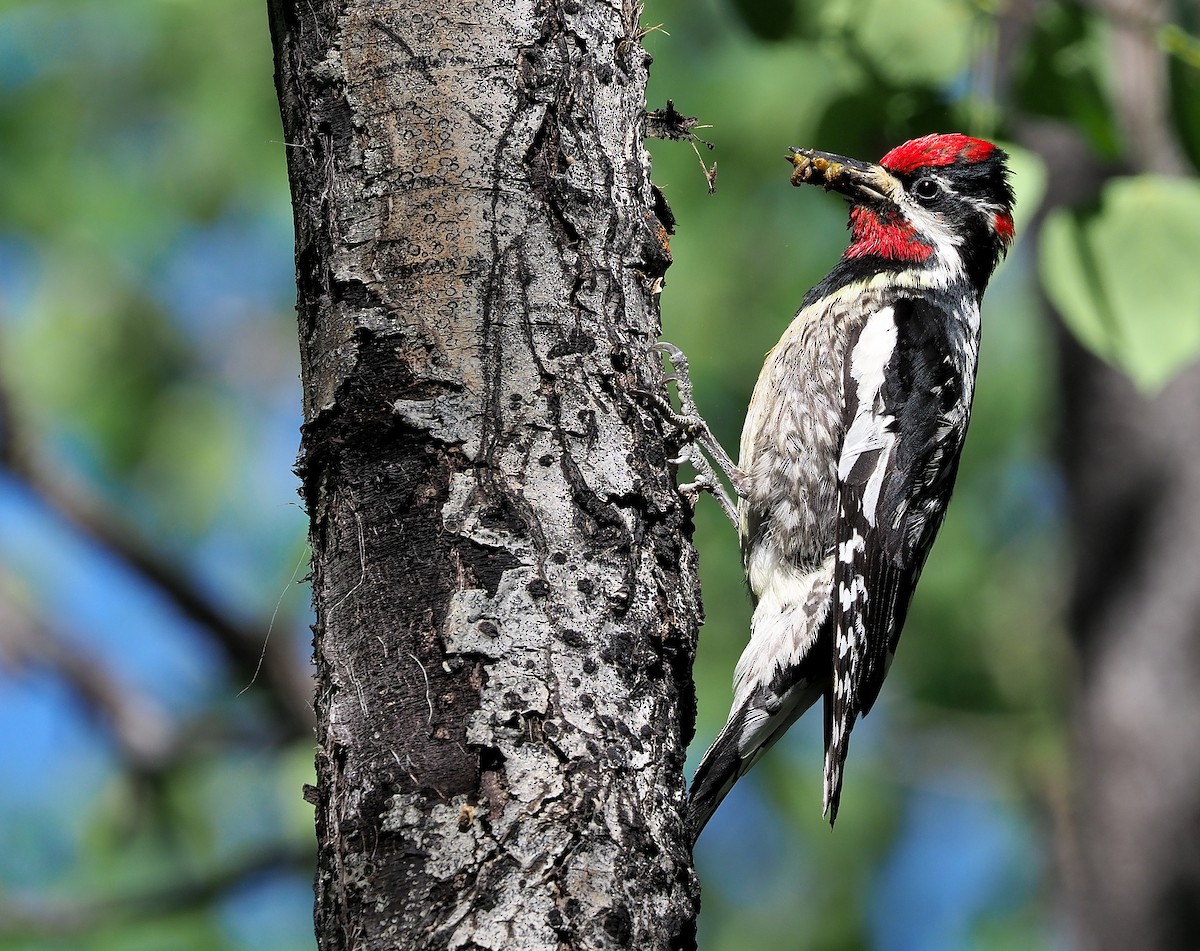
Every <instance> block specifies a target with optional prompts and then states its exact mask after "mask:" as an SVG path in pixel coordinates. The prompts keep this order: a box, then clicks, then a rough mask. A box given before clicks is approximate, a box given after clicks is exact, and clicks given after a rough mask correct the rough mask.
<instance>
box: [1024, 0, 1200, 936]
mask: <svg viewBox="0 0 1200 951" xmlns="http://www.w3.org/2000/svg"><path fill="white" fill-rule="evenodd" d="M1096 6H1097V7H1098V8H1100V9H1103V10H1106V11H1107V12H1108V14H1109V15H1110V17H1111V19H1112V24H1113V30H1112V35H1111V40H1112V53H1113V62H1114V67H1113V75H1114V76H1115V77H1117V80H1118V81H1117V82H1116V85H1115V87H1114V90H1113V91H1114V95H1115V101H1116V106H1117V109H1116V114H1117V118H1118V120H1119V121H1120V123H1121V125H1122V128H1123V130H1124V132H1125V135H1126V138H1127V141H1128V142H1129V143H1131V146H1130V147H1129V149H1128V155H1127V161H1128V163H1129V164H1128V166H1127V167H1125V168H1120V169H1118V168H1113V167H1103V166H1101V165H1100V164H1099V163H1098V162H1097V160H1096V158H1095V156H1094V154H1093V151H1092V149H1091V148H1090V147H1089V146H1088V145H1087V143H1086V142H1084V141H1083V140H1082V138H1081V137H1079V136H1078V135H1075V134H1064V131H1063V130H1062V129H1059V128H1055V127H1053V126H1049V125H1038V126H1034V125H1031V126H1029V127H1028V128H1027V129H1026V130H1025V134H1024V135H1023V139H1024V141H1025V144H1026V145H1028V146H1029V147H1031V148H1032V149H1034V150H1035V151H1037V152H1038V153H1039V154H1040V155H1041V156H1042V157H1043V158H1044V159H1045V160H1046V162H1047V166H1048V169H1049V173H1050V179H1049V183H1048V189H1047V194H1048V201H1047V210H1048V209H1049V208H1053V207H1057V206H1067V207H1072V206H1074V207H1081V206H1086V205H1087V204H1089V203H1091V202H1094V201H1095V200H1096V198H1097V197H1098V195H1099V193H1100V190H1101V188H1102V187H1103V185H1104V183H1105V182H1106V181H1107V180H1108V179H1109V178H1111V177H1112V176H1113V175H1115V174H1119V173H1126V172H1156V173H1160V174H1176V173H1179V172H1180V171H1182V170H1183V169H1184V168H1185V165H1186V163H1185V160H1184V159H1183V158H1182V153H1181V151H1180V150H1179V148H1178V144H1177V143H1176V141H1175V139H1174V132H1173V130H1172V128H1171V126H1170V124H1169V119H1168V116H1167V110H1166V103H1167V102H1168V97H1167V91H1166V74H1165V63H1164V60H1163V55H1162V51H1161V50H1160V49H1159V48H1158V46H1157V41H1156V34H1155V33H1154V31H1153V30H1151V29H1149V28H1147V26H1146V25H1147V24H1153V23H1155V22H1160V21H1161V19H1162V10H1161V4H1160V3H1159V2H1158V0H1132V2H1127V0H1098V2H1097V3H1096ZM1195 306H1196V304H1195V302H1194V301H1180V309H1181V311H1180V319H1181V320H1193V319H1195ZM1058 338H1059V365H1060V380H1061V385H1062V412H1063V424H1062V440H1061V443H1062V445H1061V448H1062V456H1063V464H1064V471H1065V475H1066V480H1067V487H1068V494H1069V498H1070V503H1071V504H1070V513H1069V515H1070V520H1069V528H1070V538H1069V541H1070V543H1071V554H1072V556H1073V558H1072V560H1073V566H1074V577H1073V583H1072V590H1071V603H1070V611H1069V617H1068V625H1069V628H1070V633H1071V636H1072V639H1073V641H1074V642H1075V646H1076V649H1077V652H1078V657H1079V678H1078V687H1077V691H1076V693H1075V696H1074V697H1073V700H1074V709H1073V711H1072V720H1073V728H1074V786H1075V788H1074V791H1073V796H1072V805H1073V807H1074V808H1073V809H1072V817H1071V818H1072V826H1071V829H1070V832H1071V833H1072V834H1073V842H1072V844H1071V845H1070V847H1068V849H1067V850H1066V851H1067V853H1068V854H1067V856H1066V858H1067V860H1068V868H1067V873H1068V883H1069V886H1070V889H1071V892H1072V900H1073V904H1074V910H1075V920H1076V925H1077V931H1078V943H1079V947H1080V948H1081V949H1085V951H1125V949H1129V948H1138V949H1144V951H1191V949H1193V948H1195V947H1196V945H1197V936H1198V935H1200V744H1198V743H1197V738H1198V737H1200V583H1198V581H1200V416H1198V415H1197V412H1196V409H1197V407H1200V367H1196V366H1193V367H1191V368H1189V369H1188V370H1186V371H1185V372H1183V373H1181V374H1180V375H1179V376H1178V377H1176V378H1175V379H1174V380H1172V381H1171V382H1170V383H1169V384H1168V385H1167V386H1166V387H1165V388H1164V389H1163V391H1162V392H1161V393H1158V394H1156V395H1154V396H1147V395H1145V394H1141V393H1139V392H1138V391H1137V390H1136V388H1135V387H1134V385H1133V383H1132V382H1131V381H1130V380H1129V379H1128V378H1127V377H1126V376H1124V375H1123V374H1121V373H1119V372H1118V371H1116V370H1114V369H1113V368H1112V367H1110V366H1108V365H1107V364H1105V363H1103V362H1102V361H1100V360H1099V359H1097V358H1096V357H1095V356H1093V355H1091V354H1090V353H1088V352H1087V351H1085V350H1084V349H1083V348H1082V347H1081V346H1080V345H1079V344H1078V343H1077V342H1076V341H1075V339H1074V338H1073V337H1071V336H1070V335H1069V334H1068V333H1067V332H1066V331H1064V330H1062V329H1061V326H1060V329H1059V333H1058Z"/></svg>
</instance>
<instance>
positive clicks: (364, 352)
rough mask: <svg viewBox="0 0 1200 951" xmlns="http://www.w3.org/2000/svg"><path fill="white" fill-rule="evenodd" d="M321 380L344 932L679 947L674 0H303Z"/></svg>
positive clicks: (317, 379)
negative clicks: (670, 66) (665, 119)
mask: <svg viewBox="0 0 1200 951" xmlns="http://www.w3.org/2000/svg"><path fill="white" fill-rule="evenodd" d="M269 6H270V14H271V27H272V35H273V38H274V43H275V51H276V78H277V84H278V86H279V92H280V101H281V108H282V112H283V119H284V130H285V134H286V138H287V143H288V150H287V151H288V158H289V176H290V179H291V184H292V193H293V202H294V207H295V224H296V265H297V276H298V284H299V304H298V309H299V320H300V341H301V358H302V375H303V382H304V427H303V441H302V449H301V463H300V468H299V472H300V475H301V477H302V480H303V488H302V492H303V495H304V498H305V501H306V503H307V507H308V512H309V515H310V518H311V541H312V548H313V568H312V581H313V589H314V602H315V605H316V612H317V614H316V623H315V625H314V636H315V641H314V643H315V657H316V665H317V693H316V710H317V714H318V719H319V726H318V751H317V774H318V788H317V796H316V798H317V800H318V801H317V832H318V838H319V848H320V856H319V870H318V875H317V883H316V891H317V899H316V927H317V938H318V943H319V945H320V947H321V948H322V949H323V951H333V949H339V951H340V949H350V948H362V949H374V948H397V947H403V948H430V949H432V948H438V949H445V948H451V949H460V948H462V949H477V948H491V949H500V948H505V949H542V948H547V949H561V948H618V947H621V948H626V947H635V948H644V949H654V948H677V947H686V946H689V945H691V944H694V928H695V915H696V911H697V904H698V887H697V884H696V880H695V875H694V872H693V868H692V863H691V856H690V848H689V841H688V836H687V833H686V830H685V827H684V821H683V815H682V805H683V799H684V784H683V776H682V768H683V759H684V751H685V749H686V745H687V741H688V740H689V739H690V737H691V733H692V721H693V714H694V697H693V693H692V686H691V660H692V655H693V649H694V643H695V636H696V627H697V623H698V617H699V613H700V608H699V593H698V585H697V579H696V574H695V554H694V551H693V549H692V548H691V545H690V542H689V541H688V533H689V532H690V518H689V516H690V513H689V510H688V508H687V506H686V505H685V504H684V503H683V502H682V501H681V499H680V496H679V494H678V492H677V490H676V489H675V486H674V482H673V478H672V474H671V472H670V467H669V465H668V464H667V462H666V458H667V452H666V449H665V448H664V444H663V438H662V434H661V430H660V427H659V426H658V424H657V422H656V421H655V418H654V415H653V414H652V413H650V412H648V411H647V410H646V408H645V406H644V403H643V402H642V401H641V400H640V399H639V397H638V395H637V394H638V391H639V390H657V389H659V388H661V385H662V383H661V369H660V365H659V361H658V360H657V359H656V357H655V356H654V355H653V354H651V353H650V351H649V349H648V348H649V346H650V345H651V344H652V343H653V341H654V340H655V339H656V337H657V333H658V309H657V294H658V292H659V290H660V289H661V284H662V276H663V273H664V271H665V270H666V267H667V265H668V263H669V261H670V253H669V250H668V248H667V241H666V233H665V231H664V228H663V225H662V223H660V221H659V219H658V217H656V215H655V208H656V207H657V206H656V204H655V200H654V192H653V190H652V186H651V184H650V180H649V161H648V157H647V155H646V152H645V150H644V148H643V145H642V135H643V115H644V110H645V80H646V69H647V66H648V62H649V57H648V56H647V54H646V53H645V51H644V50H643V49H642V46H641V43H640V36H639V34H638V15H639V13H640V6H639V5H638V4H636V3H633V2H629V0H625V2H609V3H603V2H599V0H589V2H584V0H578V2H577V0H561V2H553V3H551V2H538V3H533V2H530V0H516V2H513V0H460V2H458V3H455V4H433V3H429V2H412V0H339V2H331V0H306V2H302V3H301V2H294V0H270V4H269Z"/></svg>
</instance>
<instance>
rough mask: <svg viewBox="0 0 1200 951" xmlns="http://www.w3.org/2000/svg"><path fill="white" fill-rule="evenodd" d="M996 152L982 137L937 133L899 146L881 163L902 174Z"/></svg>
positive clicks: (974, 160)
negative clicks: (974, 137)
mask: <svg viewBox="0 0 1200 951" xmlns="http://www.w3.org/2000/svg"><path fill="white" fill-rule="evenodd" d="M995 151H996V146H994V145H992V143H991V142H985V141H984V140H983V139H973V138H971V137H970V136H969V135H963V134H962V133H960V132H952V133H948V134H939V133H936V132H935V133H934V134H932V135H923V136H921V138H919V139H913V140H911V141H909V142H905V143H904V144H903V145H897V146H896V147H895V148H894V149H892V150H891V151H890V152H888V154H887V155H885V156H884V157H883V158H882V159H880V160H879V164H880V165H882V166H883V167H884V168H886V169H887V170H888V171H890V172H897V173H899V174H901V175H903V174H904V173H906V172H911V171H913V170H915V169H918V168H929V167H930V166H938V165H953V164H955V163H956V162H982V161H983V160H984V159H986V158H987V157H988V156H989V155H991V154H992V153H993V152H995Z"/></svg>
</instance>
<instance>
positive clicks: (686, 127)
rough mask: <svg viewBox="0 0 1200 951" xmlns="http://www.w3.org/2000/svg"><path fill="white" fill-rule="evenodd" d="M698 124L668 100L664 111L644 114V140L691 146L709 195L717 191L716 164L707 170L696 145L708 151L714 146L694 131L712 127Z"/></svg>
mask: <svg viewBox="0 0 1200 951" xmlns="http://www.w3.org/2000/svg"><path fill="white" fill-rule="evenodd" d="M699 122H700V120H699V119H697V118H696V117H695V116H685V115H684V114H683V113H681V112H680V111H679V110H677V109H676V108H675V102H674V100H672V99H668V100H667V105H666V108H665V109H651V110H650V111H649V112H647V113H646V138H648V139H667V140H669V141H671V142H687V143H688V144H689V145H691V147H692V151H693V152H695V153H696V158H697V160H698V161H699V162H700V168H702V169H703V170H704V178H705V181H707V182H708V193H709V194H710V195H711V194H713V192H715V191H716V190H717V163H716V162H713V165H712V168H709V167H708V165H706V164H705V162H704V158H703V157H702V156H701V155H700V150H699V149H698V148H696V143H697V142H699V143H701V144H702V145H703V146H704V147H705V148H707V149H709V150H710V151H711V150H712V149H713V148H715V146H714V145H713V144H712V143H711V142H709V141H708V140H707V139H702V138H700V136H698V135H696V130H697V129H711V128H712V126H709V125H700V124H699Z"/></svg>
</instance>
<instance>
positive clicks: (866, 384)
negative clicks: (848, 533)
mask: <svg viewBox="0 0 1200 951" xmlns="http://www.w3.org/2000/svg"><path fill="white" fill-rule="evenodd" d="M895 350H896V312H895V309H894V308H892V307H884V308H883V309H881V310H879V311H877V312H876V313H874V314H872V315H871V316H870V317H869V318H868V319H867V323H866V326H865V327H863V329H862V333H860V334H859V336H858V342H857V343H855V345H854V349H853V350H852V351H851V352H850V378H851V379H852V380H853V381H854V383H855V396H856V397H857V398H858V408H857V410H856V411H855V413H854V419H853V420H852V421H851V422H850V426H849V428H848V429H847V430H846V438H845V440H844V441H843V443H842V455H841V458H840V459H839V460H838V478H839V479H840V480H842V481H843V482H845V481H846V480H847V479H848V478H849V476H850V473H851V472H852V471H853V469H854V467H855V465H856V464H857V463H858V460H859V458H860V457H862V456H863V455H864V454H865V453H868V452H875V451H879V455H878V458H877V459H876V460H875V464H874V466H873V468H872V470H871V474H870V476H868V477H867V480H866V485H865V488H864V490H863V503H862V504H863V515H864V516H865V517H866V519H867V523H868V524H870V525H872V526H874V525H875V512H876V509H877V508H878V507H879V493H880V491H881V490H882V488H883V477H884V475H885V474H886V473H887V464H888V459H889V457H890V455H891V449H892V446H893V445H894V444H895V442H896V435H895V433H894V432H892V428H891V427H892V424H893V423H894V422H895V417H893V416H892V415H891V414H889V413H886V412H884V409H883V400H882V399H881V397H880V390H881V389H883V379H884V370H885V369H886V368H887V365H888V362H889V361H890V360H891V359H892V354H893V353H894V352H895Z"/></svg>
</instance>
